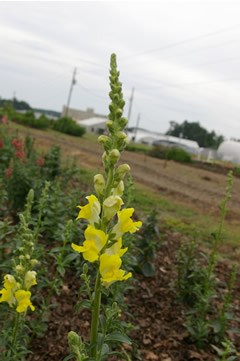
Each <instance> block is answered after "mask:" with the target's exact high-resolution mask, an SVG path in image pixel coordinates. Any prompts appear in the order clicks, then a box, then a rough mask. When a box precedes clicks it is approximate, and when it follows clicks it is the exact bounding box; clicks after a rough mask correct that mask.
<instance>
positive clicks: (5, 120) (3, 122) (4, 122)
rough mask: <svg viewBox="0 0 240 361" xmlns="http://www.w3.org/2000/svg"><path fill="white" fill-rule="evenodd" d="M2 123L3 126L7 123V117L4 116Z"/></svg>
mask: <svg viewBox="0 0 240 361" xmlns="http://www.w3.org/2000/svg"><path fill="white" fill-rule="evenodd" d="M1 122H2V124H6V122H7V117H6V115H3V117H2V119H1Z"/></svg>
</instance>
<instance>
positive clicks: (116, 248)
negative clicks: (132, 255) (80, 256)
mask: <svg viewBox="0 0 240 361" xmlns="http://www.w3.org/2000/svg"><path fill="white" fill-rule="evenodd" d="M127 250H128V247H126V248H124V249H122V238H120V239H119V240H118V241H117V242H116V243H114V245H112V246H111V247H109V248H107V249H106V251H105V253H106V254H108V255H109V256H111V255H117V256H119V257H122V256H123V255H124V253H126V252H127Z"/></svg>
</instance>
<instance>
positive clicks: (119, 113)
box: [116, 108, 123, 119]
mask: <svg viewBox="0 0 240 361" xmlns="http://www.w3.org/2000/svg"><path fill="white" fill-rule="evenodd" d="M122 113H123V112H122V109H120V108H118V109H117V111H116V117H117V119H119V118H121V116H122Z"/></svg>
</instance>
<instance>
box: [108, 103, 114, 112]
mask: <svg viewBox="0 0 240 361" xmlns="http://www.w3.org/2000/svg"><path fill="white" fill-rule="evenodd" d="M108 107H109V110H110V112H113V111H114V108H115V105H114V104H113V103H110V104H109V106H108Z"/></svg>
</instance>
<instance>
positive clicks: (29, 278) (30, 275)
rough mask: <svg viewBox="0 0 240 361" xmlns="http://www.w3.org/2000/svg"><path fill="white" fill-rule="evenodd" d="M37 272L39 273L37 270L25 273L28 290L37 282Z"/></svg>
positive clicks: (25, 283)
mask: <svg viewBox="0 0 240 361" xmlns="http://www.w3.org/2000/svg"><path fill="white" fill-rule="evenodd" d="M36 274H37V273H36V272H35V271H27V273H26V274H25V278H24V285H25V287H26V289H27V290H29V288H30V287H32V286H34V285H36V284H37V281H36Z"/></svg>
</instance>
